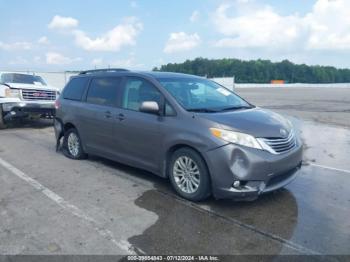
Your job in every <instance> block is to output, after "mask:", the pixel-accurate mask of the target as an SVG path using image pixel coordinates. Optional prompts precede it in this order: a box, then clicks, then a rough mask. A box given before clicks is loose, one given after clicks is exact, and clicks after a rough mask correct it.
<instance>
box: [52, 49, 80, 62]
mask: <svg viewBox="0 0 350 262" xmlns="http://www.w3.org/2000/svg"><path fill="white" fill-rule="evenodd" d="M77 61H81V58H79V57H78V58H70V57H66V56H64V55H62V54H60V53H56V52H48V53H46V63H47V64H49V65H68V64H71V63H74V62H77Z"/></svg>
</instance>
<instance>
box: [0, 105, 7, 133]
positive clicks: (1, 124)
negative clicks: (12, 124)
mask: <svg viewBox="0 0 350 262" xmlns="http://www.w3.org/2000/svg"><path fill="white" fill-rule="evenodd" d="M6 127H7V126H6V124H5V121H4V113H3V111H2V105H1V104H0V129H5V128H6Z"/></svg>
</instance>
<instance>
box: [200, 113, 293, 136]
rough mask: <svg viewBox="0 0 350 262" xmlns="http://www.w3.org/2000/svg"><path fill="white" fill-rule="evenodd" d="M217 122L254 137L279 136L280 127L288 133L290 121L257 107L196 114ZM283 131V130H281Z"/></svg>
mask: <svg viewBox="0 0 350 262" xmlns="http://www.w3.org/2000/svg"><path fill="white" fill-rule="evenodd" d="M196 116H197V117H201V118H205V119H207V120H210V121H213V122H216V123H218V124H219V125H221V126H222V128H223V129H228V130H233V131H237V132H242V133H246V134H250V135H252V136H254V137H281V138H283V137H284V136H283V135H282V134H281V129H284V130H286V131H287V133H288V134H289V132H290V130H291V129H292V126H291V124H290V122H289V121H288V120H287V119H285V118H284V117H282V116H281V115H279V114H276V113H274V112H272V111H270V110H265V109H261V108H258V107H255V108H252V109H244V110H237V111H228V112H222V113H221V112H220V113H205V114H196ZM282 132H283V131H282Z"/></svg>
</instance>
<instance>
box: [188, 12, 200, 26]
mask: <svg viewBox="0 0 350 262" xmlns="http://www.w3.org/2000/svg"><path fill="white" fill-rule="evenodd" d="M198 19H199V11H198V10H194V11H193V12H192V14H191V16H190V21H191V22H192V23H194V22H197V21H198Z"/></svg>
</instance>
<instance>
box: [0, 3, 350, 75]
mask: <svg viewBox="0 0 350 262" xmlns="http://www.w3.org/2000/svg"><path fill="white" fill-rule="evenodd" d="M0 6H1V11H2V12H1V16H0V69H1V70H40V71H62V70H84V69H91V68H104V67H108V66H110V67H118V68H128V69H139V70H149V69H152V68H153V67H155V66H160V65H162V64H166V63H174V62H183V61H185V60H186V59H194V58H196V57H205V58H238V59H244V60H251V59H270V60H272V61H281V60H284V59H288V60H290V61H292V62H294V63H298V64H300V63H306V64H311V65H317V64H319V65H331V66H336V67H339V68H350V15H349V14H350V13H349V12H350V11H349V10H350V0H284V1H280V0H231V1H228V0H176V1H175V0H173V1H170V0H157V1H156V0H118V1H117V0H50V1H44V0H0Z"/></svg>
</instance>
